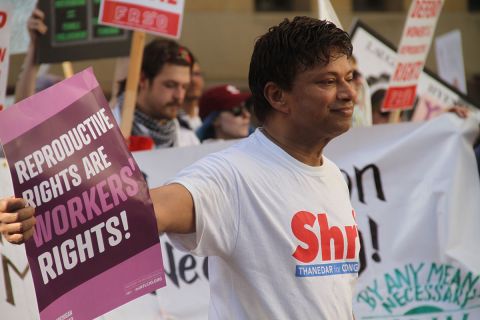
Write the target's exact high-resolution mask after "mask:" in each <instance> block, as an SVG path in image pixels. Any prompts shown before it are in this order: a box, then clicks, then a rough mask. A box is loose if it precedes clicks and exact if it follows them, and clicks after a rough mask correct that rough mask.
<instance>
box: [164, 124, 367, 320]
mask: <svg viewBox="0 0 480 320" xmlns="http://www.w3.org/2000/svg"><path fill="white" fill-rule="evenodd" d="M323 159H324V163H323V165H322V166H318V167H311V166H308V165H305V164H303V163H301V162H299V161H297V160H296V159H294V158H293V157H291V156H290V155H288V154H287V153H286V152H285V151H283V150H282V149H281V148H279V147H278V146H277V145H275V144H274V143H272V142H271V141H270V140H269V139H268V138H266V137H265V136H264V135H263V133H261V131H259V130H257V131H256V132H255V133H254V134H252V135H251V136H250V137H248V138H247V139H244V140H242V141H241V142H239V143H238V144H235V145H234V146H232V147H230V148H228V149H226V150H224V151H221V152H218V153H215V154H212V155H210V156H208V157H206V158H204V159H202V160H200V161H199V162H197V163H196V164H194V165H192V166H190V167H188V168H186V169H184V170H183V171H182V172H180V174H179V175H178V176H177V177H176V178H175V179H174V180H173V181H171V182H172V183H173V182H174V183H180V184H182V185H183V186H185V187H186V188H187V189H188V190H189V191H190V193H191V194H192V196H193V200H194V204H195V212H196V228H197V229H196V233H195V234H190V235H179V234H169V237H170V239H171V240H172V242H173V243H174V244H175V245H177V246H178V247H180V248H183V249H186V250H190V251H192V252H193V253H194V254H197V255H201V256H203V255H205V256H210V258H209V275H210V291H211V292H210V295H211V298H210V301H211V302H210V311H209V317H210V319H222V320H223V319H317V320H318V319H335V320H337V319H342V320H343V319H351V318H352V297H353V292H354V285H355V283H356V279H357V272H358V268H359V264H358V251H359V247H360V244H359V239H358V231H357V228H356V223H355V220H354V217H353V216H354V213H353V210H352V206H351V204H350V198H349V193H348V188H347V186H346V183H345V181H344V180H343V177H342V174H341V173H340V170H339V169H338V168H337V167H336V166H335V164H333V163H332V162H331V161H330V160H328V159H327V158H325V157H324V158H323ZM320 226H321V227H320ZM320 229H321V230H320Z"/></svg>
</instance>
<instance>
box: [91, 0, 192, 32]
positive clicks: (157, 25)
mask: <svg viewBox="0 0 480 320" xmlns="http://www.w3.org/2000/svg"><path fill="white" fill-rule="evenodd" d="M184 4H185V0H134V1H133V0H104V1H102V4H101V7H100V18H99V20H100V21H99V22H100V23H101V24H106V25H112V26H116V27H120V28H124V29H134V30H141V31H145V32H149V33H154V34H157V35H160V36H163V37H169V38H175V39H178V38H180V32H181V29H182V20H183V7H184Z"/></svg>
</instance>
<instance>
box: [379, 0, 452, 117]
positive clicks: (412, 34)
mask: <svg viewBox="0 0 480 320" xmlns="http://www.w3.org/2000/svg"><path fill="white" fill-rule="evenodd" d="M442 6H443V0H427V1H425V0H414V1H412V4H411V5H410V9H409V11H408V15H407V21H406V23H405V27H404V29H403V35H402V39H401V40H400V46H399V48H398V55H397V61H396V64H395V68H394V72H393V74H392V77H391V79H390V84H389V86H388V89H387V93H386V94H385V100H384V101H383V105H382V111H391V110H405V109H412V108H413V104H414V102H415V96H416V90H417V84H418V79H419V78H420V75H421V73H422V70H423V66H424V65H425V60H426V59H427V54H428V51H429V50H430V45H431V43H432V38H433V34H434V32H435V27H436V25H437V21H438V17H439V16H440V12H441V10H442Z"/></svg>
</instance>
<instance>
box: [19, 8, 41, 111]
mask: <svg viewBox="0 0 480 320" xmlns="http://www.w3.org/2000/svg"><path fill="white" fill-rule="evenodd" d="M44 19H45V14H44V13H43V12H42V11H41V10H39V9H35V10H33V12H32V15H31V16H30V18H29V19H28V21H27V28H28V33H29V35H30V43H29V45H28V49H27V54H26V55H25V59H24V61H23V65H22V70H21V71H20V75H19V76H18V79H17V83H16V85H15V101H16V102H18V101H20V100H23V99H25V98H28V97H30V96H31V95H33V94H34V93H35V81H36V78H37V71H38V65H37V64H35V50H36V41H37V37H38V36H39V35H43V34H45V33H46V32H47V26H46V25H45V23H44V22H43V21H44Z"/></svg>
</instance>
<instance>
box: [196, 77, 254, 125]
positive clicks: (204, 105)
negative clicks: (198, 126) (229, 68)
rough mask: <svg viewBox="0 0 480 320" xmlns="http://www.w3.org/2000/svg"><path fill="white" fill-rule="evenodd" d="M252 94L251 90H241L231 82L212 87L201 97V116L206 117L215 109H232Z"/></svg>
mask: <svg viewBox="0 0 480 320" xmlns="http://www.w3.org/2000/svg"><path fill="white" fill-rule="evenodd" d="M251 96H252V94H251V93H250V92H240V90H238V89H237V87H235V86H233V85H230V84H226V85H223V86H218V87H213V88H210V89H208V90H207V91H205V92H204V93H203V94H202V97H201V98H200V102H199V108H200V111H199V114H200V117H201V118H202V119H204V118H205V117H207V116H208V115H209V114H210V113H212V112H214V111H226V110H231V109H233V108H235V107H237V106H239V105H240V104H242V102H245V101H246V100H247V99H248V98H250V97H251Z"/></svg>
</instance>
